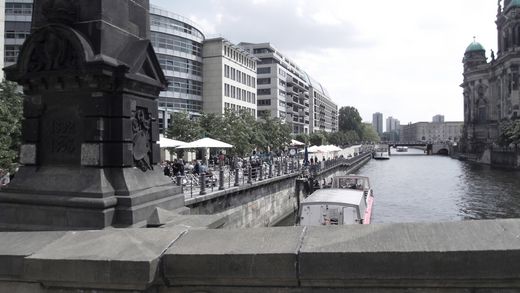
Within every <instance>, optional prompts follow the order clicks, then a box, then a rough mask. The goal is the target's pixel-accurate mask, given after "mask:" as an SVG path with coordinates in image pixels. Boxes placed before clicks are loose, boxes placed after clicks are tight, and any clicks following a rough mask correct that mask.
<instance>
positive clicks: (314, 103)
mask: <svg viewBox="0 0 520 293" xmlns="http://www.w3.org/2000/svg"><path fill="white" fill-rule="evenodd" d="M307 79H308V80H309V88H310V96H311V97H310V119H311V120H310V121H311V123H310V132H311V133H314V132H318V131H325V132H337V131H338V105H337V104H336V103H334V101H332V99H331V98H330V95H329V93H328V92H327V90H326V89H325V88H324V87H323V86H322V85H321V84H320V83H319V82H317V81H316V80H314V79H313V78H312V77H310V76H309V75H307Z"/></svg>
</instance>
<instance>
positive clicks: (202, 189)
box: [199, 173, 206, 195]
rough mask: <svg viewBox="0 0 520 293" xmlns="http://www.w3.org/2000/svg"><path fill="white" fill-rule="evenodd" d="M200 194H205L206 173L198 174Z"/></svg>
mask: <svg viewBox="0 0 520 293" xmlns="http://www.w3.org/2000/svg"><path fill="white" fill-rule="evenodd" d="M199 194H200V195H204V194H206V174H204V173H202V174H200V192H199Z"/></svg>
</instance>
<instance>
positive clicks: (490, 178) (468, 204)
mask: <svg viewBox="0 0 520 293" xmlns="http://www.w3.org/2000/svg"><path fill="white" fill-rule="evenodd" d="M421 154H422V151H420V150H414V149H410V150H409V151H408V152H407V153H396V152H395V150H394V149H392V157H391V158H390V160H386V161H376V160H371V161H370V162H369V163H367V164H366V165H365V166H363V167H362V168H361V169H360V170H359V171H358V172H357V173H358V174H360V175H365V176H368V177H370V181H371V185H372V188H373V190H374V200H375V202H374V212H373V216H372V220H373V223H399V222H440V221H459V220H467V219H496V218H520V172H515V171H505V170H500V169H493V168H490V167H488V166H481V165H476V164H471V163H468V162H461V161H458V160H454V159H451V158H449V157H442V156H425V155H421Z"/></svg>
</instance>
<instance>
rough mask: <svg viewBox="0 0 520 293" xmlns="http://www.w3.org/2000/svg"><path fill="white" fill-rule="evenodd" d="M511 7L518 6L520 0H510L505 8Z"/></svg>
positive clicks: (519, 5)
mask: <svg viewBox="0 0 520 293" xmlns="http://www.w3.org/2000/svg"><path fill="white" fill-rule="evenodd" d="M513 7H520V0H512V1H511V3H509V5H508V6H507V7H506V8H507V9H509V8H513Z"/></svg>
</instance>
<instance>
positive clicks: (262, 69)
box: [257, 67, 271, 74]
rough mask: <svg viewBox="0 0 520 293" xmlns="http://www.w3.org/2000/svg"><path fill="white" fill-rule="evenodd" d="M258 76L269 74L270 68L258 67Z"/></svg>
mask: <svg viewBox="0 0 520 293" xmlns="http://www.w3.org/2000/svg"><path fill="white" fill-rule="evenodd" d="M257 73H258V74H268V73H271V67H260V68H258V69H257Z"/></svg>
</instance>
